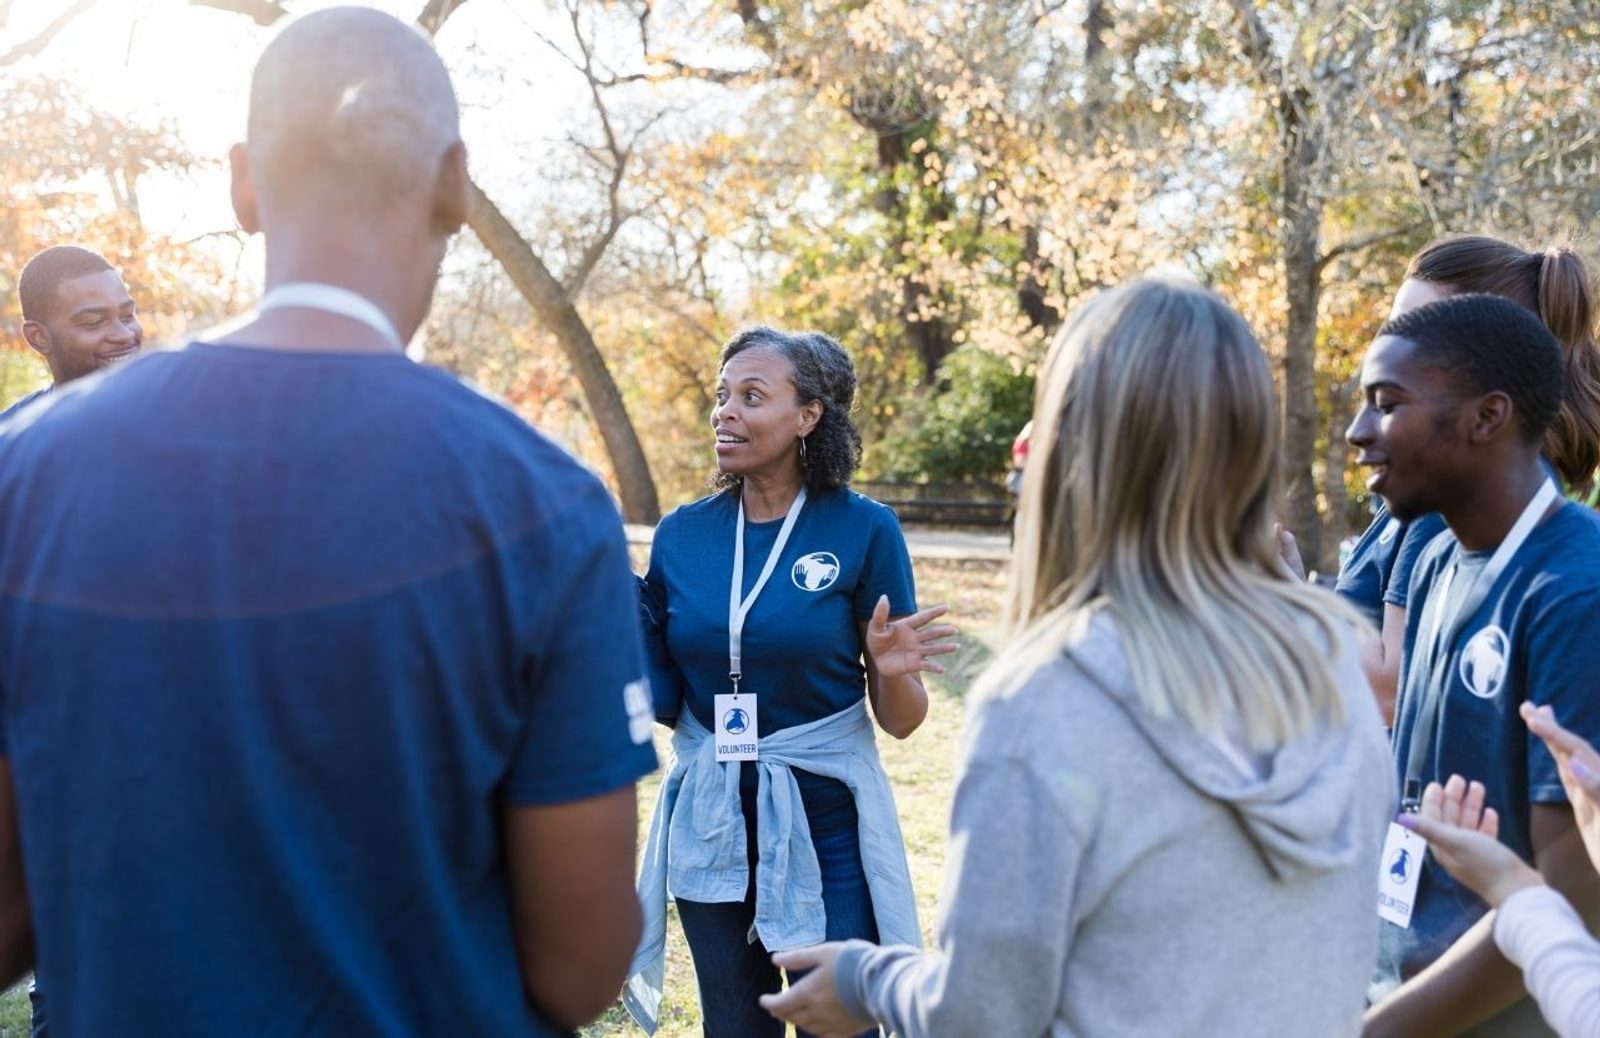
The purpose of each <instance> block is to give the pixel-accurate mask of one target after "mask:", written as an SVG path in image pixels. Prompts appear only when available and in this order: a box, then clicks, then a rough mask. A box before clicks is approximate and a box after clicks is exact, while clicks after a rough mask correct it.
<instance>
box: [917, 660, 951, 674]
mask: <svg viewBox="0 0 1600 1038" xmlns="http://www.w3.org/2000/svg"><path fill="white" fill-rule="evenodd" d="M917 669H918V670H921V671H924V672H926V673H928V674H943V673H944V664H942V663H935V662H934V661H933V660H930V659H924V660H923V661H922V663H921V665H920V666H919V667H918V668H917Z"/></svg>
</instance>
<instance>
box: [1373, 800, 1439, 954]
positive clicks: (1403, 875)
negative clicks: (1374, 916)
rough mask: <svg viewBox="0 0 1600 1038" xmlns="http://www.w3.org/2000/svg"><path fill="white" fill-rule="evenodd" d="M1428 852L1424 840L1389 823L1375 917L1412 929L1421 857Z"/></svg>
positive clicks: (1384, 842)
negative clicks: (1412, 913) (1412, 910)
mask: <svg viewBox="0 0 1600 1038" xmlns="http://www.w3.org/2000/svg"><path fill="white" fill-rule="evenodd" d="M1427 853H1428V843H1427V841H1426V840H1424V839H1423V838H1422V837H1420V836H1418V835H1417V834H1416V833H1414V832H1412V831H1411V830H1410V829H1407V828H1406V827H1405V826H1403V825H1399V824H1397V823H1395V822H1390V823H1389V836H1388V838H1387V839H1385V840H1384V841H1383V860H1382V861H1381V862H1380V864H1379V869H1378V916H1379V918H1381V919H1386V920H1388V921H1389V922H1391V923H1393V924H1394V925H1396V926H1398V927H1400V928H1401V929H1402V930H1409V929H1411V909H1412V908H1413V906H1415V905H1416V902H1417V883H1418V882H1419V881H1420V880H1421V879H1422V858H1423V855H1425V854H1427Z"/></svg>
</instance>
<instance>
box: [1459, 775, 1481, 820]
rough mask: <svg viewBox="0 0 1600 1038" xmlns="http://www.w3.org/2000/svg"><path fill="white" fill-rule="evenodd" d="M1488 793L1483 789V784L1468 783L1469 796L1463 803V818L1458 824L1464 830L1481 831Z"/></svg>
mask: <svg viewBox="0 0 1600 1038" xmlns="http://www.w3.org/2000/svg"><path fill="white" fill-rule="evenodd" d="M1487 795H1488V791H1487V790H1485V789H1484V788H1483V783H1482V782H1469V783H1467V795H1466V796H1465V797H1464V798H1463V799H1462V801H1461V818H1460V821H1459V822H1458V824H1459V825H1460V826H1461V828H1463V829H1471V830H1472V831H1473V832H1477V831H1479V828H1480V825H1481V822H1482V820H1483V799H1484V797H1485V796H1487Z"/></svg>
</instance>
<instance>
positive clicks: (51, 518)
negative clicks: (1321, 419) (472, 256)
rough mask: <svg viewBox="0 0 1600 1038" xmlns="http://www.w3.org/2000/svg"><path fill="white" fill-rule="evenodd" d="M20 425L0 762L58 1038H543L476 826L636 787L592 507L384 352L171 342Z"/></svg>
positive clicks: (574, 474)
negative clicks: (5, 764)
mask: <svg viewBox="0 0 1600 1038" xmlns="http://www.w3.org/2000/svg"><path fill="white" fill-rule="evenodd" d="M35 410H36V412H37V413H36V414H35V415H34V416H33V417H32V418H31V420H30V421H29V422H27V423H22V427H19V425H18V423H10V424H8V425H6V426H0V748H3V749H4V752H5V754H6V756H7V757H8V758H9V764H10V766H11V769H12V771H13V774H14V777H15V784H16V794H17V798H18V802H19V805H20V815H21V823H20V824H21V830H22V842H23V850H24V861H25V867H26V870H27V877H28V887H29V895H30V901H31V904H32V908H33V916H34V922H35V932H36V935H37V945H38V975H39V982H40V986H41V988H43V989H44V990H45V991H47V992H48V993H49V996H50V999H51V1019H50V1026H51V1031H52V1034H55V1035H57V1036H58V1038H59V1036H70V1035H104V1034H218V1035H221V1034H240V1035H243V1034H252V1035H267V1034H297V1035H299V1034H305V1035H328V1036H345V1035H353V1034H495V1035H501V1034H504V1035H511V1034H519V1035H530V1034H531V1035H552V1034H557V1033H559V1032H558V1029H557V1028H556V1027H554V1026H553V1025H551V1024H550V1023H549V1022H548V1021H546V1020H544V1019H543V1017H542V1016H541V1015H540V1014H539V1012H538V1011H537V1010H536V1009H535V1008H534V1007H533V1006H532V1005H530V1003H529V1002H528V999H527V997H526V994H525V991H524V987H523V982H522V974H521V971H520V969H519V964H518V957H517V949H516V946H515V943H514V940H513V928H512V921H511V912H510V902H509V887H508V877H507V872H506V862H505V856H504V849H503V846H502V840H501V811H502V809H503V807H504V806H505V805H507V804H512V805H542V804H553V803H561V802H568V801H573V800H577V799H580V798H586V797H590V796H595V795H599V794H602V793H605V792H608V791H611V790H615V789H618V788H621V787H623V786H626V785H628V784H630V783H632V782H633V781H634V780H635V779H637V778H638V777H639V776H641V775H643V774H645V773H646V772H648V771H650V770H651V769H652V768H653V767H654V764H655V755H654V752H653V750H652V748H651V746H650V744H649V736H650V720H649V697H648V692H647V691H646V689H645V686H644V684H643V682H642V680H641V673H642V666H643V665H642V661H641V656H640V647H639V640H638V633H637V626H636V615H635V614H636V609H637V606H636V597H635V593H634V585H633V580H632V577H631V575H630V574H629V572H628V565H627V555H626V546H625V544H624V541H623V537H622V531H621V527H620V524H619V522H618V518H617V515H616V511H615V508H614V507H613V505H612V504H611V501H610V499H609V498H608V496H607V495H606V493H605V491H604V489H603V488H602V487H601V485H600V484H599V482H598V481H597V480H596V479H595V478H594V477H593V476H592V475H591V474H590V473H589V472H587V471H586V470H584V469H583V468H582V467H581V466H580V465H578V464H577V463H575V462H574V461H573V460H572V459H570V458H569V457H568V456H567V455H565V454H564V453H563V452H562V451H560V450H559V449H558V448H556V447H555V446H553V445H552V444H550V443H549V442H548V441H546V440H545V439H544V438H543V437H541V436H540V435H539V434H538V433H536V432H534V431H533V430H532V429H530V428H529V427H528V426H527V425H526V424H525V423H523V422H522V421H521V420H520V419H518V418H517V417H516V416H515V415H513V414H512V413H511V412H509V411H508V410H506V409H505V408H503V407H502V406H500V405H499V404H497V403H495V402H493V401H492V400H490V399H489V398H487V397H485V396H483V395H482V394H480V393H478V392H476V391H474V390H473V389H471V388H469V387H467V386H465V385H464V384H462V383H461V382H459V381H457V380H456V379H454V378H452V377H450V376H448V375H446V374H443V373H441V372H439V371H435V370H432V369H429V368H425V367H422V366H419V365H416V364H414V363H412V362H411V361H409V360H407V359H405V358H404V357H402V356H399V355H372V354H352V353H289V352H284V351H276V350H267V349H250V348H239V347H227V346H207V345H192V346H189V347H187V348H185V349H183V350H180V351H175V352H166V353H154V354H150V355H147V356H145V357H142V358H139V359H137V360H134V361H132V362H130V363H129V364H127V365H125V366H124V367H121V368H119V369H117V370H116V371H114V372H111V373H108V374H106V375H102V376H92V377H90V378H87V379H83V380H80V381H78V382H74V383H73V384H72V385H70V386H66V387H62V388H61V389H59V390H58V391H56V392H55V393H53V394H52V395H51V398H50V399H49V400H47V401H45V402H43V403H41V404H40V405H38V407H37V408H36V409H35ZM596 910H597V911H601V910H603V908H601V907H599V906H597V908H596Z"/></svg>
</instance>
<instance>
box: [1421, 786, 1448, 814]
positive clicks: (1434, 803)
mask: <svg viewBox="0 0 1600 1038" xmlns="http://www.w3.org/2000/svg"><path fill="white" fill-rule="evenodd" d="M1417 813H1418V815H1420V816H1421V817H1423V818H1427V819H1428V820H1430V821H1437V820H1438V819H1439V817H1440V816H1441V815H1442V814H1443V813H1444V787H1443V786H1441V785H1439V783H1437V782H1430V783H1428V788H1427V789H1424V790H1423V791H1422V803H1421V805H1420V806H1419V808H1418V810H1417Z"/></svg>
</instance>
